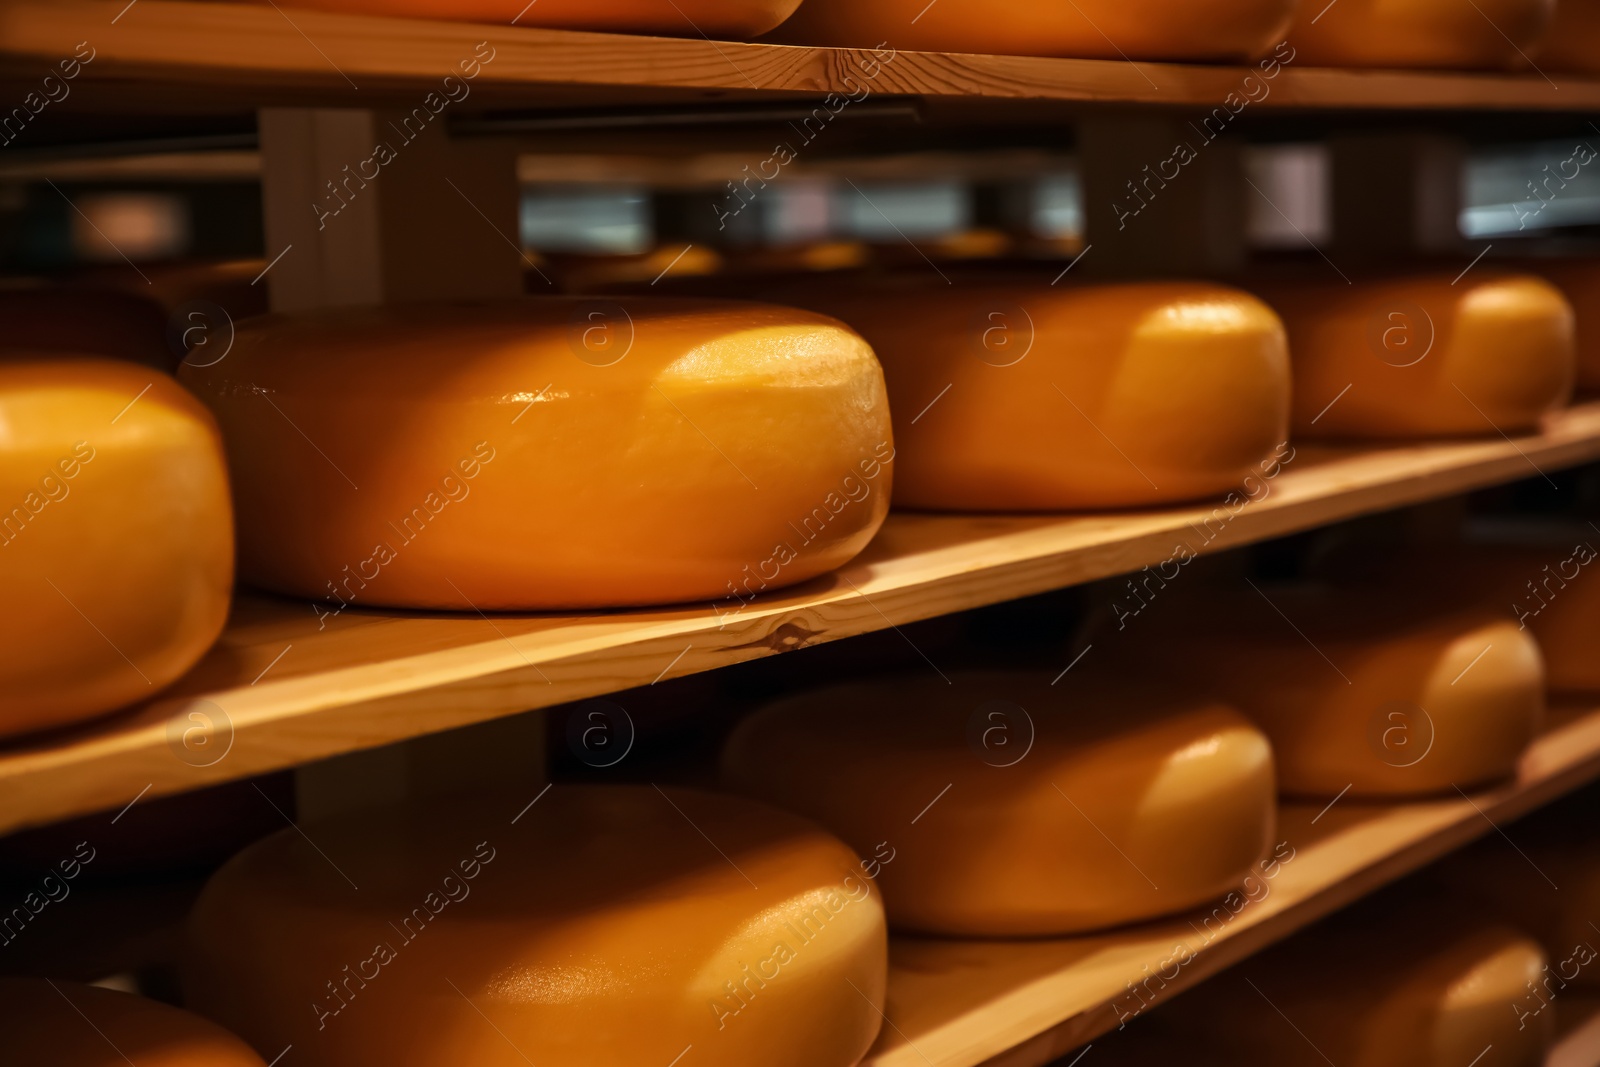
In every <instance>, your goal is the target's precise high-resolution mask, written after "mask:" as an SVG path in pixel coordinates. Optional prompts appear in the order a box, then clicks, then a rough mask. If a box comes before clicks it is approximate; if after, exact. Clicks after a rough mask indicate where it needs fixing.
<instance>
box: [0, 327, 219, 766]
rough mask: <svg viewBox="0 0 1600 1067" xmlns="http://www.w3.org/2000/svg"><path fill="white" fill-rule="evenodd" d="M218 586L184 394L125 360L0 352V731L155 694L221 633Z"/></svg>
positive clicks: (207, 461)
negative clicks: (4, 355)
mask: <svg viewBox="0 0 1600 1067" xmlns="http://www.w3.org/2000/svg"><path fill="white" fill-rule="evenodd" d="M232 585H233V515H232V509H231V507H230V503H229V492H228V482H227V474H226V469H225V466H224V462H223V457H222V446H221V441H220V439H219V437H218V434H217V429H216V425H215V423H214V422H213V421H212V419H211V417H210V416H209V414H207V412H206V411H205V409H204V408H203V407H201V406H200V405H199V404H198V403H197V402H196V401H195V400H194V398H193V397H191V396H190V395H189V394H188V393H186V392H184V390H183V389H182V388H180V387H179V386H178V384H177V383H176V382H174V381H173V380H172V379H171V378H168V377H167V376H166V375H164V374H161V373H159V372H157V371H153V370H148V369H145V368H143V367H138V366H133V365H131V364H125V363H114V362H109V361H103V360H90V359H84V360H71V361H67V362H61V361H52V360H42V359H41V360H38V361H32V362H30V361H16V362H9V361H0V604H6V605H9V607H8V609H7V610H6V611H5V612H4V613H3V614H0V691H3V692H4V693H5V694H6V696H5V700H4V702H3V705H0V735H5V734H18V733H26V732H29V731H32V730H41V729H46V728H50V727H56V726H64V725H67V724H70V723H73V722H78V721H81V720H84V719H88V718H93V717H94V716H97V715H100V714H103V713H105V712H108V711H111V710H113V709H116V708H119V707H122V706H125V705H127V704H130V703H132V702H134V701H138V700H145V699H148V698H150V697H152V696H154V695H155V694H156V693H158V692H159V691H160V690H161V689H162V688H163V687H164V686H166V685H168V684H170V683H171V682H173V681H174V680H176V679H177V678H178V677H179V676H180V675H181V674H183V672H184V671H186V670H188V669H189V668H190V667H191V666H193V665H194V663H195V662H196V661H197V660H198V659H199V658H200V657H201V655H203V654H204V653H205V651H206V650H207V649H208V648H210V647H211V644H212V643H213V642H214V641H215V640H216V638H217V636H218V635H219V634H220V633H221V632H222V626H223V623H224V622H225V621H226V618H227V613H228V604H229V599H230V597H231V595H232Z"/></svg>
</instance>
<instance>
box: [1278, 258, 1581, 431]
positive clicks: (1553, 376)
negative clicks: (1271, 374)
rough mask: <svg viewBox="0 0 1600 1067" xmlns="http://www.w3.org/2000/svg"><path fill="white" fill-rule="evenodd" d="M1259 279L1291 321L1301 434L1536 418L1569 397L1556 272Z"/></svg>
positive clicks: (1568, 354) (1530, 422)
mask: <svg viewBox="0 0 1600 1067" xmlns="http://www.w3.org/2000/svg"><path fill="white" fill-rule="evenodd" d="M1452 281H1453V276H1452V275H1449V274H1431V273H1429V274H1418V275H1412V276H1407V277H1397V278H1392V279H1385V280H1379V281H1370V280H1360V279H1358V280H1356V281H1355V282H1354V284H1350V285H1347V284H1345V283H1343V282H1339V281H1335V282H1316V283H1312V282H1307V281H1302V280H1294V281H1286V282H1277V283H1274V282H1265V283H1263V284H1259V285H1256V286H1254V288H1255V291H1256V292H1257V293H1258V294H1259V295H1260V296H1261V297H1263V298H1264V299H1265V300H1266V301H1267V302H1268V303H1269V304H1271V305H1272V307H1273V309H1274V310H1276V311H1277V312H1278V314H1280V315H1282V316H1283V321H1284V324H1285V325H1286V326H1287V327H1288V330H1289V349H1290V351H1291V352H1292V353H1293V361H1292V362H1293V366H1294V433H1295V435H1296V436H1301V437H1315V438H1340V439H1370V438H1395V437H1435V436H1443V435H1467V434H1472V435H1477V434H1482V435H1488V436H1494V435H1497V434H1498V433H1502V432H1504V433H1514V432H1519V431H1527V430H1532V429H1536V428H1537V427H1538V424H1539V420H1540V419H1541V418H1542V417H1543V416H1544V415H1545V414H1547V413H1548V412H1551V411H1553V410H1555V409H1557V408H1559V407H1561V406H1562V405H1564V404H1566V402H1567V401H1568V399H1570V397H1571V395H1572V387H1573V378H1574V374H1575V356H1574V317H1573V311H1572V307H1571V305H1570V304H1568V303H1567V301H1566V299H1565V298H1564V297H1563V296H1562V295H1561V293H1560V291H1559V290H1557V289H1556V288H1555V287H1554V286H1552V285H1550V284H1549V283H1548V282H1545V281H1541V280H1540V279H1538V278H1534V277H1531V276H1528V275H1504V276H1495V275H1492V274H1490V273H1489V272H1487V271H1484V272H1482V273H1479V272H1473V273H1472V274H1469V275H1468V276H1467V277H1466V278H1465V279H1462V280H1461V281H1460V282H1459V283H1455V284H1452Z"/></svg>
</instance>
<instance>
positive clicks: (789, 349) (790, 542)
mask: <svg viewBox="0 0 1600 1067" xmlns="http://www.w3.org/2000/svg"><path fill="white" fill-rule="evenodd" d="M184 380H185V382H186V383H187V384H189V385H190V386H191V387H192V388H194V389H195V391H196V392H197V393H198V394H199V395H200V396H201V397H202V399H203V400H205V402H206V403H207V404H209V405H210V406H211V407H212V408H213V410H214V411H215V412H216V414H217V417H218V420H219V422H220V423H221V424H222V428H223V434H224V436H225V438H226V439H227V442H228V456H229V462H230V465H231V468H232V471H233V476H234V484H235V487H236V491H237V494H238V498H239V503H238V507H239V515H240V553H241V571H242V573H243V575H244V576H245V578H246V579H247V580H249V581H251V582H254V583H256V584H258V585H261V586H264V587H266V588H269V589H274V590H279V591H282V592H286V593H292V594H295V595H299V596H306V597H313V598H317V599H319V600H320V601H322V604H321V605H319V608H318V610H319V612H323V611H342V610H344V607H345V606H349V605H352V604H353V605H355V606H371V605H390V606H396V607H427V608H444V609H452V610H458V611H470V610H473V609H475V608H476V609H483V610H490V609H553V608H596V607H613V606H630V605H645V604H659V603H672V602H678V601H692V600H701V601H725V602H726V603H727V604H728V605H730V607H736V606H737V605H738V604H739V603H742V602H743V601H744V600H747V599H748V598H749V597H751V596H753V595H755V594H756V593H759V592H761V591H763V590H765V589H771V588H778V587H781V586H785V585H791V584H793V583H795V582H800V581H804V580H805V579H807V578H811V577H814V576H816V575H818V574H821V573H824V572H826V571H829V570H832V569H833V568H835V567H838V566H839V565H841V564H843V563H845V562H846V561H848V560H849V559H850V558H851V557H853V556H854V555H856V553H858V552H860V551H861V549H862V548H864V547H865V546H866V544H867V542H868V541H869V540H871V538H872V535H873V534H874V533H875V532H876V531H877V529H878V527H879V525H881V524H882V522H883V519H884V517H885V515H886V514H887V512H888V506H889V493H890V484H891V481H892V476H891V471H892V466H893V459H894V438H893V433H892V431H891V429H890V426H889V412H888V407H887V404H886V401H885V393H884V386H883V375H882V371H881V369H880V368H879V366H878V362H877V360H876V359H875V358H874V356H873V354H872V351H871V349H870V348H868V347H867V345H866V343H865V342H864V341H862V339H861V338H860V337H858V336H857V335H856V334H854V333H852V332H850V331H849V330H848V329H846V328H845V327H844V326H842V325H841V324H839V323H838V322H835V321H833V320H831V319H827V318H824V317H822V316H819V315H814V314H811V313H808V312H802V311H795V310H791V309H786V308H776V307H768V306H763V305H758V304H735V303H723V302H711V301H687V300H682V301H680V300H670V299H659V298H655V299H652V298H639V297H620V298H617V299H616V300H610V299H607V300H603V301H590V300H581V299H576V298H566V297H551V298H545V299H530V300H527V301H520V302H519V301H509V302H505V303H483V304H474V303H458V304H440V305H415V306H408V307H396V308H391V309H387V310H357V311H350V310H346V311H334V312H325V313H318V314H312V315H306V316H300V317H278V316H268V317H266V318H262V319H256V320H252V321H251V322H250V323H248V324H241V326H240V327H239V333H238V339H237V341H236V343H235V345H234V350H233V352H232V353H231V354H230V355H229V356H228V358H227V359H224V360H222V361H220V362H218V363H216V364H214V365H212V366H208V367H204V368H201V367H193V366H190V367H186V368H184ZM735 598H737V599H735Z"/></svg>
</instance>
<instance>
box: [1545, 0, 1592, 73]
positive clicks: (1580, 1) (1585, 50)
mask: <svg viewBox="0 0 1600 1067" xmlns="http://www.w3.org/2000/svg"><path fill="white" fill-rule="evenodd" d="M1534 60H1535V61H1536V62H1537V63H1538V66H1539V68H1540V69H1541V70H1546V71H1574V72H1576V73H1580V74H1600V3H1596V2H1595V0H1557V2H1556V13H1555V16H1554V17H1553V18H1552V19H1551V20H1550V28H1549V29H1548V30H1547V31H1546V32H1545V34H1544V36H1543V38H1542V39H1541V41H1540V44H1539V51H1538V52H1537V54H1535V56H1534Z"/></svg>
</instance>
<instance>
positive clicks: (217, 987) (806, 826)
mask: <svg viewBox="0 0 1600 1067" xmlns="http://www.w3.org/2000/svg"><path fill="white" fill-rule="evenodd" d="M301 829H303V830H304V831H305V836H301V835H300V834H299V833H296V832H295V831H294V830H289V829H286V830H285V831H283V832H282V833H280V834H277V835H274V836H273V837H270V838H267V839H265V840H264V841H261V842H259V843H257V844H256V845H253V846H251V847H250V848H248V849H246V850H245V851H244V852H243V853H241V854H240V855H238V856H237V857H235V858H234V860H233V861H231V862H230V863H229V864H228V865H227V866H225V867H223V868H222V870H221V871H219V872H218V873H217V874H216V875H215V876H214V877H213V878H212V880H211V882H210V883H209V884H208V885H207V886H206V889H205V891H204V893H203V894H202V896H201V898H200V900H199V902H198V903H197V905H196V907H195V909H194V912H193V914H192V917H191V923H190V939H189V957H188V963H187V966H186V969H185V976H184V987H185V991H186V997H187V1000H188V1002H189V1003H190V1004H191V1005H193V1006H195V1007H196V1008H197V1009H198V1010H200V1011H202V1012H204V1013H205V1014H207V1015H209V1016H211V1017H212V1018H215V1019H217V1020H219V1021H222V1022H224V1023H225V1024H227V1025H229V1026H231V1027H232V1028H233V1029H235V1030H236V1031H237V1032H238V1033H240V1034H242V1035H244V1036H245V1037H246V1038H247V1039H248V1040H249V1041H250V1042H251V1043H252V1044H253V1045H255V1047H256V1048H257V1049H258V1050H265V1049H268V1048H271V1049H273V1050H276V1049H281V1048H283V1047H284V1046H285V1045H287V1044H290V1043H292V1044H293V1045H294V1046H295V1056H296V1062H298V1063H301V1064H304V1065H306V1067H439V1065H440V1064H445V1063H451V1064H455V1063H460V1064H468V1063H470V1064H472V1065H473V1067H526V1064H528V1063H535V1064H538V1065H539V1067H592V1065H594V1064H610V1063H616V1064H622V1063H655V1062H657V1061H659V1062H660V1063H661V1064H663V1065H666V1064H670V1063H671V1062H672V1061H673V1058H674V1057H676V1056H680V1055H682V1054H683V1051H684V1049H685V1048H687V1047H689V1046H691V1045H692V1046H693V1048H694V1052H693V1054H692V1055H693V1056H694V1060H695V1062H697V1063H701V1064H705V1065H707V1067H746V1065H748V1064H753V1063H763V1064H770V1065H773V1067H851V1065H853V1064H854V1063H856V1061H857V1060H858V1059H859V1058H860V1057H861V1056H862V1055H863V1054H864V1053H865V1052H866V1050H867V1048H868V1047H869V1046H870V1045H871V1043H872V1041H873V1039H874V1038H875V1037H876V1035H877V1032H878V1028H879V1026H880V1025H881V1022H882V1016H881V1015H880V1014H879V1008H880V1006H881V1005H882V1004H883V996H884V983H885V976H886V966H887V964H886V953H887V940H886V935H885V927H884V919H883V910H882V908H881V906H880V904H879V897H878V894H877V890H876V888H875V887H874V885H873V883H872V880H871V879H870V878H868V877H867V876H866V875H865V874H864V872H863V871H862V869H861V866H860V864H859V862H858V860H857V857H856V856H855V855H854V854H853V853H851V851H850V850H849V849H847V848H846V847H845V846H844V845H843V844H841V843H840V842H839V841H837V840H835V839H834V838H832V837H829V836H828V835H826V834H824V833H823V832H821V831H820V830H818V829H817V828H816V827H815V826H813V825H812V824H810V823H807V822H805V821H803V820H800V819H797V818H795V817H793V816H790V815H787V814H784V813H782V812H778V811H774V810H772V809H770V808H767V807H765V806H763V805H759V804H755V803H752V802H750V801H746V800H742V799H739V798H735V797H727V796H719V795H715V794H710V793H702V792H697V791H693V790H684V789H675V788H674V789H665V790H662V789H657V788H653V787H650V786H618V787H591V786H568V785H555V786H552V787H551V788H550V789H549V791H548V793H545V794H541V795H539V796H537V797H533V796H528V797H524V796H498V797H492V798H490V797H484V798H475V799H462V800H456V801H451V802H447V803H435V804H431V805H428V806H426V807H418V808H393V809H386V810H384V811H382V812H378V813H373V814H368V815H350V816H346V817H343V818H340V819H337V820H331V821H327V822H321V823H312V824H308V825H305V826H303V827H302V828H301ZM312 842H314V843H315V844H314V845H313V844H312Z"/></svg>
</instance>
